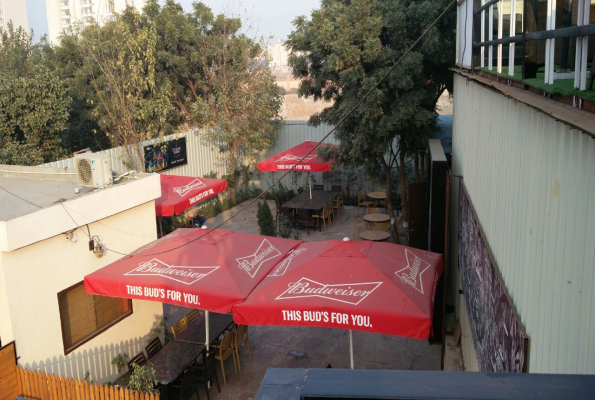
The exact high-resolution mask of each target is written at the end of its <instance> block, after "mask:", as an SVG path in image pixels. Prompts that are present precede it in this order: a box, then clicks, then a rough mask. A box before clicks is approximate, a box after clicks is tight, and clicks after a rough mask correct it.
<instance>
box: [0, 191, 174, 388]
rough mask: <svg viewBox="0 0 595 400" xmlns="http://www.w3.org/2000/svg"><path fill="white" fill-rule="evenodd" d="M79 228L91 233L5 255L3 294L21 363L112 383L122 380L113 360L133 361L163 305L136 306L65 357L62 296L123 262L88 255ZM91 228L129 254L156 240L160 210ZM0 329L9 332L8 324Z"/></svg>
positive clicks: (149, 207) (145, 208)
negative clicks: (95, 273) (122, 357)
mask: <svg viewBox="0 0 595 400" xmlns="http://www.w3.org/2000/svg"><path fill="white" fill-rule="evenodd" d="M82 229H84V230H85V231H86V228H81V229H79V230H77V232H76V237H77V239H78V241H77V242H76V243H72V242H70V241H68V240H65V238H64V235H63V234H60V235H57V236H54V237H52V238H49V239H46V240H43V241H40V242H37V243H34V244H31V245H29V246H26V247H23V248H20V249H18V250H14V251H11V252H2V253H0V254H1V257H2V268H3V270H4V278H5V281H4V285H3V286H2V291H4V290H6V295H7V297H8V308H9V310H10V318H11V320H12V327H13V333H14V339H16V341H17V350H18V355H19V356H20V357H21V358H20V360H19V363H20V364H21V365H23V366H25V367H27V368H33V369H37V368H40V369H42V370H46V371H48V372H51V373H55V374H59V375H62V376H72V377H77V378H79V379H80V378H83V377H84V374H85V372H86V371H90V373H91V375H90V376H91V379H93V380H95V381H98V382H103V381H110V380H113V379H114V378H115V377H116V375H117V374H116V370H115V368H114V367H113V366H112V365H111V359H112V358H113V357H114V356H116V355H117V354H119V353H120V352H126V353H127V354H128V355H129V356H133V355H135V354H137V353H139V352H140V351H141V350H142V348H144V346H145V345H146V341H145V336H146V335H147V334H148V333H149V330H150V329H151V328H153V327H154V325H155V324H156V323H157V322H158V321H159V320H160V319H161V317H162V314H163V311H162V305H161V303H159V302H148V301H138V300H134V301H133V314H132V315H131V316H129V317H127V318H126V319H124V320H122V321H121V322H119V323H117V324H116V325H114V326H112V327H110V328H109V329H107V330H106V331H105V332H103V333H101V334H100V335H98V336H96V337H95V338H94V339H92V340H90V341H89V342H87V343H85V344H84V345H82V346H80V347H79V348H77V349H76V350H74V351H73V352H72V353H70V354H68V355H66V356H65V355H64V345H63V342H62V329H61V325H60V314H59V307H58V297H57V294H58V292H60V291H62V290H64V289H66V288H68V287H70V286H72V285H74V284H76V283H78V282H81V281H82V280H83V277H84V276H85V275H86V274H89V273H91V272H93V271H96V270H98V269H100V268H102V267H104V266H106V265H107V264H110V263H112V262H114V261H116V260H118V259H119V258H120V257H121V256H120V255H118V254H115V253H113V252H108V253H107V255H105V256H104V257H103V258H96V257H95V256H94V255H93V253H92V252H90V251H89V250H88V244H87V241H88V238H87V236H86V235H85V234H84V233H83V231H82ZM89 229H90V231H91V234H92V235H100V236H101V237H102V238H103V240H104V242H105V244H106V245H107V246H108V247H109V248H112V249H114V250H116V251H119V252H122V253H129V252H131V251H133V250H135V249H137V248H138V247H140V246H142V245H144V244H146V243H148V242H150V241H152V240H155V239H156V238H157V229H156V224H155V204H154V202H153V201H150V202H148V203H145V204H142V205H139V206H137V207H134V208H132V209H129V210H127V211H124V212H121V213H119V214H116V215H113V216H111V217H108V218H105V219H102V220H99V221H97V222H95V223H91V224H89ZM0 283H1V281H0ZM1 305H2V302H1V300H0V307H1ZM0 328H2V329H5V328H4V327H3V325H0ZM0 335H2V338H3V342H4V341H5V339H4V337H5V334H4V332H3V331H0Z"/></svg>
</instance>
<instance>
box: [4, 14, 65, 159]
mask: <svg viewBox="0 0 595 400" xmlns="http://www.w3.org/2000/svg"><path fill="white" fill-rule="evenodd" d="M32 37H33V33H31V34H28V33H27V32H25V31H24V30H23V29H22V28H21V27H19V28H17V29H14V27H13V25H12V22H9V23H8V26H7V29H6V30H3V31H1V33H0V60H2V62H1V63H0V163H4V164H21V165H37V164H42V163H46V162H49V161H53V160H55V159H56V158H58V157H60V156H61V155H63V154H64V150H63V148H62V146H61V137H60V134H61V133H62V132H63V131H64V130H65V129H66V124H67V120H68V110H69V106H70V98H69V97H68V96H67V94H66V87H65V85H64V84H63V83H62V82H60V80H59V79H58V78H57V77H56V76H54V75H53V74H52V73H51V72H50V71H49V70H48V69H47V68H45V67H44V66H43V65H42V64H41V61H42V52H41V50H40V47H39V46H37V45H32V44H31V40H32Z"/></svg>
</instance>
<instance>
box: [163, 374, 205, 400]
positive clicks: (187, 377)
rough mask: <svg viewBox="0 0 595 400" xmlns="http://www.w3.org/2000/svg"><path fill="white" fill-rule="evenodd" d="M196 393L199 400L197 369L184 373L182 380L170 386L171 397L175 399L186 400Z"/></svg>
mask: <svg viewBox="0 0 595 400" xmlns="http://www.w3.org/2000/svg"><path fill="white" fill-rule="evenodd" d="M195 393H196V399H197V400H198V399H199V397H198V379H197V372H196V367H189V368H188V369H187V370H186V371H184V375H182V378H181V379H180V378H178V380H176V381H174V382H173V383H172V384H171V385H170V390H169V395H170V397H172V398H174V399H180V400H186V399H189V398H191V397H192V395H193V394H195Z"/></svg>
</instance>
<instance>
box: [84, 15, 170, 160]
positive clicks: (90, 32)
mask: <svg viewBox="0 0 595 400" xmlns="http://www.w3.org/2000/svg"><path fill="white" fill-rule="evenodd" d="M127 16H128V18H127V19H124V18H122V17H121V16H119V15H118V16H116V18H115V20H114V21H110V22H107V23H106V24H105V25H104V26H103V27H100V26H99V25H98V24H97V23H94V24H92V25H90V26H88V27H86V28H85V29H84V30H82V31H81V32H80V42H79V51H80V56H81V58H82V60H83V64H82V66H83V70H84V72H85V74H86V76H87V79H89V81H90V83H91V86H92V87H93V90H94V95H95V97H94V98H92V99H89V101H90V102H91V103H92V104H91V105H92V115H93V117H94V118H96V120H97V123H98V124H99V126H100V127H101V128H102V129H103V130H104V131H105V133H106V135H107V136H108V137H109V139H110V142H111V145H112V146H113V147H117V146H125V149H126V156H127V160H126V161H127V162H128V163H129V164H130V165H131V166H133V168H136V169H139V170H144V154H143V149H142V148H141V145H140V142H142V141H144V140H147V139H150V138H153V137H157V136H159V135H161V134H163V127H164V125H165V118H166V115H167V112H168V109H169V107H170V100H169V85H168V83H167V82H163V83H162V84H161V85H160V86H156V84H155V64H156V58H155V48H156V42H157V34H156V32H155V29H153V28H151V27H146V26H143V25H142V22H141V17H140V15H139V14H138V13H137V12H136V11H134V10H132V9H129V10H128V12H127Z"/></svg>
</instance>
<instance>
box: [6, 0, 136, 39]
mask: <svg viewBox="0 0 595 400" xmlns="http://www.w3.org/2000/svg"><path fill="white" fill-rule="evenodd" d="M2 1H6V0H2ZM45 6H46V13H47V18H48V32H49V35H48V36H49V40H50V42H52V43H58V41H59V36H60V35H61V34H62V33H64V32H70V30H71V29H72V28H74V26H75V24H77V23H82V24H83V25H84V24H87V23H89V21H92V20H95V21H99V23H103V22H105V21H109V20H111V19H113V15H114V14H113V13H114V12H118V13H119V12H122V11H123V10H124V9H125V8H126V7H127V6H130V7H135V8H136V9H137V10H139V11H141V10H142V8H143V7H144V6H145V0H45ZM112 6H113V8H112Z"/></svg>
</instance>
